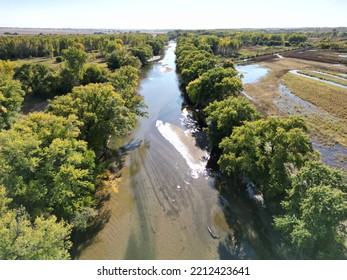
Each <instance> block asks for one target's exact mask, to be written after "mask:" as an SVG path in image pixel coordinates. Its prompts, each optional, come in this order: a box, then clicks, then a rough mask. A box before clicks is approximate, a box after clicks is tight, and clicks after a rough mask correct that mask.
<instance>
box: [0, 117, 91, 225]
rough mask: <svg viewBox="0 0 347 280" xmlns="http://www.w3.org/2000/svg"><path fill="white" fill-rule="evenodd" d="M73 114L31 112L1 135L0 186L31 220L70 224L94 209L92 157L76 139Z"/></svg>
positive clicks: (84, 143)
mask: <svg viewBox="0 0 347 280" xmlns="http://www.w3.org/2000/svg"><path fill="white" fill-rule="evenodd" d="M79 125H81V123H80V122H78V121H77V120H76V116H70V117H69V118H64V117H58V116H54V115H51V114H46V113H32V114H29V115H28V116H26V117H24V118H22V119H21V120H20V121H18V122H17V123H16V124H15V125H14V126H13V127H12V128H11V129H10V130H8V131H3V132H1V133H0V147H1V150H0V166H1V168H0V184H3V185H5V186H6V188H7V192H8V196H9V197H10V198H13V200H14V201H13V202H14V203H15V204H16V205H18V206H20V205H23V206H24V207H25V208H26V209H27V211H29V213H30V214H31V215H33V216H34V217H37V216H40V215H41V214H42V215H44V214H46V213H52V214H55V215H56V216H57V217H59V218H64V219H67V220H71V219H72V217H73V216H74V214H75V213H76V212H77V211H78V210H80V209H83V208H84V207H90V206H92V205H93V203H94V201H93V195H94V193H95V190H94V179H95V178H94V167H95V163H94V161H95V154H94V152H93V151H91V150H89V149H88V148H87V143H86V142H84V141H81V140H77V139H76V137H78V135H79V128H78V126H79Z"/></svg>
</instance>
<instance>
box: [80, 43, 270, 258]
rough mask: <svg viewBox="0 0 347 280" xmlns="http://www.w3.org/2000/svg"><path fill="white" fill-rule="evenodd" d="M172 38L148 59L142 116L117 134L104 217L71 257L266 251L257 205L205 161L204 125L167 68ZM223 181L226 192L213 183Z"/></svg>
mask: <svg viewBox="0 0 347 280" xmlns="http://www.w3.org/2000/svg"><path fill="white" fill-rule="evenodd" d="M175 47H176V43H174V42H170V44H169V46H168V48H167V50H166V52H165V55H164V57H163V59H162V60H161V61H159V62H153V64H152V65H151V67H150V69H149V70H148V71H147V73H146V75H145V77H144V78H143V80H142V83H141V87H140V93H141V94H142V95H143V96H144V98H145V103H146V104H147V106H148V118H141V119H140V120H139V124H138V127H137V129H136V130H135V131H134V132H133V133H132V135H131V136H130V137H129V139H127V140H126V141H125V147H127V149H128V152H127V155H125V156H124V167H123V169H122V172H121V178H122V179H121V182H120V184H119V191H118V193H116V194H112V196H111V198H110V201H108V202H107V204H106V207H108V208H109V210H110V213H111V217H110V220H109V221H108V223H107V224H106V225H105V227H104V228H103V229H102V230H101V231H100V232H99V233H98V234H97V235H96V236H95V237H94V238H93V239H92V240H90V241H89V242H88V244H86V245H85V246H84V248H83V250H82V251H81V252H80V254H79V255H78V258H79V259H259V258H260V259H263V258H272V257H273V254H272V249H271V247H272V246H271V243H270V242H269V238H268V237H267V236H268V235H267V233H266V232H267V230H265V227H264V226H263V224H264V223H263V222H262V221H264V220H266V219H267V218H266V215H264V213H265V211H264V210H263V209H262V208H261V207H260V206H257V205H256V204H255V203H254V202H253V201H251V200H250V199H249V198H248V197H247V192H246V191H245V190H244V189H243V188H241V187H240V186H238V185H236V184H235V183H232V182H229V181H226V180H222V179H220V178H219V176H217V175H214V176H212V175H211V174H210V172H209V171H208V170H207V169H206V168H205V166H206V161H207V159H208V152H207V149H206V148H205V144H204V143H205V140H204V133H203V132H201V131H199V130H198V129H197V127H196V125H195V123H194V121H193V120H192V119H191V117H190V114H189V110H187V109H186V108H184V106H183V99H182V97H181V92H180V90H179V81H178V76H177V73H176V72H175V53H174V51H175ZM221 185H223V187H224V188H228V189H231V190H233V191H231V192H228V195H227V199H226V198H225V197H222V196H221V195H220V192H219V191H217V189H218V188H220V186H221Z"/></svg>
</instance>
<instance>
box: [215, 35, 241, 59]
mask: <svg viewBox="0 0 347 280" xmlns="http://www.w3.org/2000/svg"><path fill="white" fill-rule="evenodd" d="M241 46H242V42H241V41H239V40H237V39H231V38H230V37H225V38H222V39H220V40H219V42H218V53H221V54H222V55H225V56H230V55H231V56H233V55H235V54H236V53H237V51H238V50H239V49H240V48H241Z"/></svg>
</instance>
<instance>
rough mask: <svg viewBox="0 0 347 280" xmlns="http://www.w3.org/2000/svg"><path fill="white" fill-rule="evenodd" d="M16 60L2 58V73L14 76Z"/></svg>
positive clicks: (0, 71) (0, 61) (0, 67)
mask: <svg viewBox="0 0 347 280" xmlns="http://www.w3.org/2000/svg"><path fill="white" fill-rule="evenodd" d="M15 66H16V64H15V62H12V61H9V60H0V75H8V76H12V75H13V74H14V68H15Z"/></svg>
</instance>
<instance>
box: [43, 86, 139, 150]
mask: <svg viewBox="0 0 347 280" xmlns="http://www.w3.org/2000/svg"><path fill="white" fill-rule="evenodd" d="M48 111H49V112H52V113H53V114H55V115H57V116H63V117H69V116H70V115H75V116H77V118H78V120H79V121H81V122H82V125H81V126H80V130H81V135H80V138H81V139H82V140H85V141H87V142H88V145H89V147H90V148H92V149H93V150H94V151H95V152H96V153H97V154H99V155H100V153H102V152H103V151H104V149H105V148H106V147H107V143H108V140H109V137H110V136H114V137H121V136H123V135H125V134H126V133H127V132H129V131H130V130H131V129H133V128H134V126H135V124H136V115H135V113H134V112H132V111H131V110H130V109H128V108H127V107H126V106H125V102H124V100H123V99H122V97H121V95H120V94H119V93H117V92H116V91H115V90H114V88H113V87H112V86H111V85H106V84H88V85H86V86H79V87H75V88H74V89H73V90H72V92H71V93H69V94H67V95H64V96H58V97H56V98H55V99H54V100H52V102H50V104H49V106H48Z"/></svg>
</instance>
